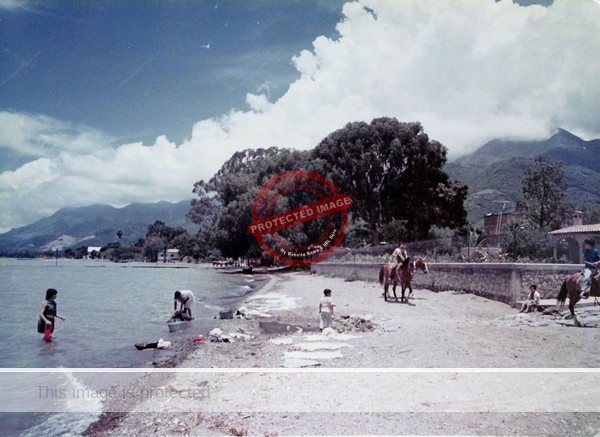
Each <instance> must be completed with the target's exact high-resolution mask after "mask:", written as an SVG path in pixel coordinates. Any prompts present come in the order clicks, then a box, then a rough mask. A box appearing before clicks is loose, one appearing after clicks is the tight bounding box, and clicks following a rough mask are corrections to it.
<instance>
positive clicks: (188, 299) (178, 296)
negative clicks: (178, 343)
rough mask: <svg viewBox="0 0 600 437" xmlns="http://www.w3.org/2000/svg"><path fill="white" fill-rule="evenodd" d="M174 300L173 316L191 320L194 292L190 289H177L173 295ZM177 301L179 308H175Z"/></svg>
mask: <svg viewBox="0 0 600 437" xmlns="http://www.w3.org/2000/svg"><path fill="white" fill-rule="evenodd" d="M173 298H174V299H175V302H173V311H175V314H173V317H179V318H180V319H181V320H193V319H194V317H193V316H192V306H193V305H194V293H192V291H191V290H181V291H179V290H177V291H176V292H175V294H174V295H173ZM177 303H179V304H180V307H179V310H178V309H177Z"/></svg>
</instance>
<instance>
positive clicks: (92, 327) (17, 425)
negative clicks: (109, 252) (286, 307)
mask: <svg viewBox="0 0 600 437" xmlns="http://www.w3.org/2000/svg"><path fill="white" fill-rule="evenodd" d="M255 278H256V277H253V276H250V275H229V274H223V273H220V272H218V271H215V270H214V269H213V268H212V266H209V265H186V264H166V265H165V264H148V263H127V264H115V263H109V262H104V261H92V260H87V261H85V260H65V259H58V260H57V261H56V260H53V259H46V260H37V259H36V260H17V259H8V258H4V259H0V296H1V297H2V304H1V305H0V326H1V328H2V329H0V338H1V340H2V341H1V344H2V353H1V354H0V367H2V368H4V369H6V368H16V369H22V370H19V371H17V372H10V373H7V372H3V373H0V377H1V381H0V382H1V383H2V390H3V391H4V396H3V397H2V399H3V400H2V401H0V402H2V403H4V402H5V401H4V400H5V399H7V397H6V393H10V394H11V397H10V405H0V411H2V413H0V420H1V421H2V423H3V424H2V425H0V434H1V435H21V436H34V435H44V436H45V437H48V436H54V435H56V436H59V435H60V436H64V435H79V434H80V433H81V431H83V429H85V426H86V425H87V424H88V423H89V422H90V421H92V420H93V419H94V418H95V417H96V416H97V413H98V411H99V410H100V408H101V403H100V402H99V401H97V400H93V401H90V402H92V403H91V404H90V403H89V402H88V403H87V404H85V405H82V403H81V401H78V402H77V405H75V404H73V405H68V404H65V403H66V402H69V400H68V399H62V398H61V397H58V398H57V399H55V400H51V402H56V403H59V404H60V405H58V406H57V407H56V411H65V413H58V414H48V413H46V412H44V411H49V408H48V402H50V400H49V398H48V395H47V393H48V391H47V390H46V388H45V387H50V388H51V389H54V388H57V389H61V388H64V387H69V388H71V387H97V388H100V387H105V386H106V384H109V383H110V384H111V385H114V384H115V382H119V383H121V382H123V383H124V382H127V378H133V377H134V376H131V375H135V374H121V373H119V374H99V373H90V374H87V373H77V374H70V373H54V372H53V373H42V372H36V371H30V370H29V369H35V368H38V369H39V368H132V367H151V366H152V363H153V362H156V361H161V360H164V359H166V358H168V357H169V354H172V353H173V352H171V351H165V350H155V349H152V350H144V351H138V350H137V349H135V347H134V345H135V343H141V342H149V341H156V340H158V339H159V338H162V339H164V340H170V341H172V342H173V343H177V342H178V341H179V342H182V341H189V338H190V337H191V336H195V335H199V334H202V335H205V336H206V335H207V334H208V332H209V331H210V330H211V329H212V328H214V327H216V326H219V320H215V317H216V316H217V317H218V314H219V311H222V310H224V309H229V308H231V307H232V306H234V305H235V304H236V303H237V302H238V301H239V300H241V299H242V298H243V297H244V295H246V294H248V293H249V292H251V291H252V290H253V289H254V288H255V287H256V286H257V285H258V284H257V282H255ZM48 288H55V289H57V290H58V297H57V299H56V301H57V303H58V312H59V313H60V314H62V315H63V316H65V317H66V321H61V320H57V323H56V328H55V331H54V336H55V337H56V339H57V341H56V342H52V343H45V342H44V341H43V340H42V335H41V334H38V333H37V329H36V323H37V319H38V313H39V310H40V307H41V304H42V302H43V300H44V297H45V292H46V289H48ZM183 289H189V290H192V291H193V292H194V295H195V304H194V309H193V310H194V318H195V320H194V322H193V326H192V327H191V328H189V329H188V330H186V331H182V332H177V333H169V331H168V328H167V325H166V323H165V322H166V320H167V319H168V318H169V317H170V315H171V313H172V311H173V293H174V292H175V290H183ZM102 375H104V376H102ZM117 375H120V377H121V378H122V379H123V381H115V378H117ZM103 378H105V379H104V380H103ZM49 381H50V382H49ZM36 387H37V388H36ZM42 387H44V388H43V389H42ZM32 390H38V391H39V392H40V396H38V397H37V399H33V401H32V396H31V393H32ZM42 391H44V393H42ZM22 393H25V394H23V395H21V394H22ZM51 393H52V392H51ZM71 401H72V400H71ZM36 402H39V405H36ZM6 411H12V412H10V413H6ZM67 411H69V413H66V412H67ZM73 411H84V412H83V413H80V414H76V413H73ZM19 412H20V413H19ZM26 412H34V413H26ZM2 428H4V429H2Z"/></svg>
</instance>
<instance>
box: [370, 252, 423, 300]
mask: <svg viewBox="0 0 600 437" xmlns="http://www.w3.org/2000/svg"><path fill="white" fill-rule="evenodd" d="M417 269H419V270H421V271H423V273H427V272H428V271H429V270H428V268H427V262H425V260H424V259H423V258H416V259H412V258H410V257H408V258H406V259H405V260H404V261H403V262H402V264H400V265H398V264H385V265H384V266H382V267H381V269H380V270H379V283H380V284H382V285H383V297H384V299H385V301H386V302H387V300H388V290H389V286H390V283H392V284H393V287H392V290H393V292H394V298H395V299H396V301H397V300H398V296H397V295H396V286H397V285H398V284H400V285H401V287H402V297H401V302H404V293H405V290H406V289H408V296H407V297H406V301H407V302H408V298H409V297H411V296H412V286H411V281H412V278H413V277H414V275H415V272H416V271H417Z"/></svg>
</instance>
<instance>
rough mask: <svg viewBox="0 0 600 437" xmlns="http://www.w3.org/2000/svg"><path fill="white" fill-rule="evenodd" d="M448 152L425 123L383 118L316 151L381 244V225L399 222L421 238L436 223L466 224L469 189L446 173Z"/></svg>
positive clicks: (318, 162) (351, 127) (352, 128)
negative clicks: (427, 129)
mask: <svg viewBox="0 0 600 437" xmlns="http://www.w3.org/2000/svg"><path fill="white" fill-rule="evenodd" d="M446 153H447V150H446V148H445V147H444V146H443V145H442V144H440V143H439V142H437V141H434V140H430V139H429V137H428V135H427V134H426V133H425V132H424V131H423V127H422V126H421V124H420V123H418V122H414V123H402V122H399V121H398V120H396V119H395V118H389V117H383V118H377V119H375V120H373V121H372V122H371V123H370V124H368V123H365V122H354V123H348V124H347V125H346V126H345V127H344V128H342V129H340V130H337V131H335V132H333V133H332V134H330V135H329V136H327V137H326V138H325V139H324V140H322V141H321V143H320V144H319V145H318V146H317V147H316V148H315V149H314V151H313V153H312V158H313V159H312V161H311V165H313V166H315V167H317V168H321V169H322V171H324V172H326V174H327V176H329V177H330V178H331V179H332V180H333V182H334V183H335V184H336V185H337V186H338V187H339V188H340V190H341V191H342V192H343V193H345V194H348V195H350V196H351V197H352V199H353V204H352V207H351V213H352V214H353V218H354V219H359V218H360V219H363V220H364V221H365V222H366V223H368V226H369V230H370V233H371V241H372V242H373V243H374V244H378V243H379V239H380V236H379V234H380V228H381V226H382V225H384V224H386V223H389V222H391V221H393V220H396V221H400V222H403V223H405V227H406V229H405V235H406V236H408V237H409V238H410V239H415V240H416V239H425V238H427V236H428V233H429V230H430V228H431V226H433V225H437V226H440V227H451V228H454V227H457V226H462V225H464V224H465V222H466V211H465V209H464V206H463V204H464V201H465V199H466V196H467V187H466V186H464V185H463V184H461V183H459V182H456V181H450V180H449V178H448V175H447V174H446V173H445V172H444V171H443V166H444V164H445V163H446Z"/></svg>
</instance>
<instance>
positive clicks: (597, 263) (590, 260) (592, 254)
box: [581, 238, 600, 299]
mask: <svg viewBox="0 0 600 437" xmlns="http://www.w3.org/2000/svg"><path fill="white" fill-rule="evenodd" d="M595 244H596V242H595V241H594V240H592V239H591V238H590V239H587V240H585V241H584V242H583V264H584V266H583V280H582V281H581V298H582V299H587V298H588V297H589V296H590V292H589V291H588V290H587V288H588V286H589V285H590V278H591V276H592V272H593V271H594V269H596V268H598V267H600V251H598V249H596V248H595V247H594V245H595Z"/></svg>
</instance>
